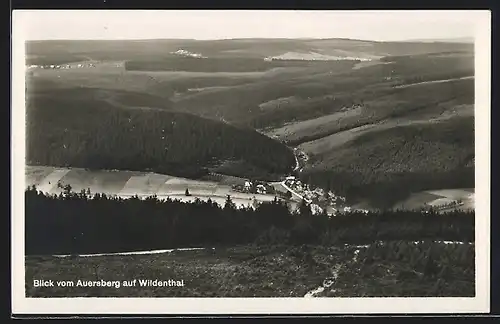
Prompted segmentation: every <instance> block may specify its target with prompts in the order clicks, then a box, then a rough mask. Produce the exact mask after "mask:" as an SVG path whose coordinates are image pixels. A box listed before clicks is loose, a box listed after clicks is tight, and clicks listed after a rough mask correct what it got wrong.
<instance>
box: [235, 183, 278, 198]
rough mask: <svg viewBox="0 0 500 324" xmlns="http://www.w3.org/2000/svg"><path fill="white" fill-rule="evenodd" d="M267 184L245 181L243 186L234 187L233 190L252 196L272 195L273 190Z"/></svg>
mask: <svg viewBox="0 0 500 324" xmlns="http://www.w3.org/2000/svg"><path fill="white" fill-rule="evenodd" d="M273 189H274V188H273V187H272V186H270V185H269V184H267V183H264V182H259V181H251V180H246V181H245V184H244V185H234V186H233V190H234V191H238V192H242V193H254V194H261V195H266V194H274V193H275V190H273Z"/></svg>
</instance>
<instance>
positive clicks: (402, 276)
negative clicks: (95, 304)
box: [26, 242, 474, 297]
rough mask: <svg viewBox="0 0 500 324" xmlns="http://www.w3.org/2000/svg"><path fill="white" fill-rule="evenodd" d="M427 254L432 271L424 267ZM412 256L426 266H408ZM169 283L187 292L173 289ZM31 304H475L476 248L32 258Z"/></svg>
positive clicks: (403, 246)
mask: <svg viewBox="0 0 500 324" xmlns="http://www.w3.org/2000/svg"><path fill="white" fill-rule="evenodd" d="M429 248H430V249H429ZM403 250H404V251H403ZM429 252H430V253H432V254H433V258H434V260H433V266H432V267H429V266H425V262H426V260H427V259H428V258H429V256H428V253H429ZM383 255H385V257H383V258H382V256H383ZM414 256H421V258H420V259H421V260H422V261H416V260H417V258H415V260H414V259H412V260H413V261H410V258H412V257H414ZM408 262H410V263H408ZM40 275H42V276H43V279H45V280H52V281H53V282H54V283H55V287H49V288H45V287H43V288H40V287H38V288H37V287H34V282H33V280H34V279H37V278H39V277H40ZM148 279H149V280H157V281H166V283H165V284H166V286H158V285H157V286H141V283H143V282H139V280H148ZM78 280H81V281H98V282H99V283H100V282H101V280H102V281H104V282H106V281H111V283H110V284H109V286H108V287H94V288H92V287H81V286H77V285H78ZM134 280H136V282H135V284H133V281H134ZM168 280H171V281H172V280H173V281H180V282H179V284H181V285H179V286H175V284H177V282H175V283H172V282H171V285H170V286H168ZM61 281H64V282H70V283H69V286H66V287H58V285H57V282H61ZM124 281H128V282H130V287H127V286H124ZM318 286H319V288H318ZM26 296H27V297H125V296H126V297H378V296H383V297H389V296H393V297H425V296H436V297H437V296H448V297H452V296H455V297H456V296H462V297H465V296H468V297H469V296H474V246H473V245H468V244H465V245H453V244H444V243H429V242H426V243H420V244H413V245H412V244H411V243H404V242H391V243H390V244H387V245H376V246H363V247H356V246H346V247H335V246H331V247H320V246H302V247H287V246H268V247H253V246H240V247H233V248H219V247H217V248H215V249H212V248H210V247H208V248H206V249H201V250H191V251H187V250H184V251H183V250H174V251H167V252H166V253H164V254H152V255H114V256H95V257H77V256H75V257H67V258H56V257H51V256H28V257H26Z"/></svg>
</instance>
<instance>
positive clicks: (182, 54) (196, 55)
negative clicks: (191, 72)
mask: <svg viewBox="0 0 500 324" xmlns="http://www.w3.org/2000/svg"><path fill="white" fill-rule="evenodd" d="M170 54H174V55H180V56H186V57H194V58H207V57H205V56H203V55H201V54H199V53H192V52H190V51H186V50H183V49H179V50H177V51H175V52H170Z"/></svg>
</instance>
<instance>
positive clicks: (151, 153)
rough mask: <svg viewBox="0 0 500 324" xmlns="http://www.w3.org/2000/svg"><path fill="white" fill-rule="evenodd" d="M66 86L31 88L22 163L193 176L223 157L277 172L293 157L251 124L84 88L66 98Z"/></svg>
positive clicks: (290, 163) (286, 169)
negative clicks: (115, 98)
mask: <svg viewBox="0 0 500 324" xmlns="http://www.w3.org/2000/svg"><path fill="white" fill-rule="evenodd" d="M67 91H70V93H69V94H68V93H66V94H65V95H60V91H56V92H50V91H49V92H48V93H46V94H39V93H33V94H31V95H30V96H29V98H28V103H27V133H26V135H27V163H28V164H42V165H52V166H73V167H83V168H91V169H120V170H150V171H154V172H158V173H168V174H173V175H181V176H193V177H196V176H199V175H202V174H204V172H206V168H209V167H212V166H218V165H219V164H221V163H223V162H225V161H227V160H229V161H231V160H237V161H240V160H243V161H246V162H247V163H248V164H250V165H252V166H254V167H257V168H260V169H263V170H265V171H266V172H269V173H278V174H280V173H287V172H289V171H290V170H291V168H292V167H293V165H294V162H295V161H294V157H293V153H292V152H291V151H290V150H289V149H288V148H287V147H286V146H284V145H283V144H281V143H279V142H277V141H274V140H272V139H270V138H268V137H266V136H264V135H261V134H259V133H257V132H255V131H254V130H250V129H239V128H236V127H233V126H230V125H226V124H224V123H221V122H217V121H213V120H206V119H203V118H200V117H197V116H193V115H190V114H185V113H180V112H172V111H165V110H162V109H152V108H148V109H146V108H130V107H121V106H117V105H114V104H113V102H110V101H109V100H107V99H102V98H99V97H96V96H90V95H87V96H83V95H82V96H80V97H79V98H78V100H72V96H71V95H70V94H71V93H72V92H71V90H67ZM73 99H74V97H73Z"/></svg>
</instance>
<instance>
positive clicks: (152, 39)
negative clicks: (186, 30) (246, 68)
mask: <svg viewBox="0 0 500 324" xmlns="http://www.w3.org/2000/svg"><path fill="white" fill-rule="evenodd" d="M463 39H466V40H465V41H463V43H464V44H467V43H471V40H472V41H473V40H474V39H475V37H474V36H463V37H449V38H412V39H400V40H374V39H360V38H349V37H328V38H316V37H235V38H203V39H197V38H109V39H106V38H81V39H72V38H45V39H26V40H25V41H26V42H45V41H155V40H156V41H165V40H176V41H198V42H203V41H231V40H232V41H238V40H305V41H307V40H311V41H318V40H349V41H359V42H372V43H401V42H416V43H419V42H424V41H432V42H436V43H447V42H450V41H453V40H463Z"/></svg>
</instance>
